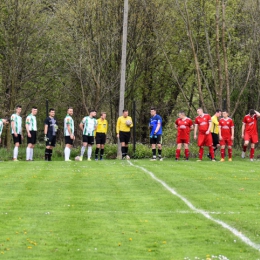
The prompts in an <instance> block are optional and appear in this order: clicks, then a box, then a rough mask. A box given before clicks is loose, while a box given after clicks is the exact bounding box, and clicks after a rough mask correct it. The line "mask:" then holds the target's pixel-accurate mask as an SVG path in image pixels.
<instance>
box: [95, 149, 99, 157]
mask: <svg viewBox="0 0 260 260" xmlns="http://www.w3.org/2000/svg"><path fill="white" fill-rule="evenodd" d="M98 153H99V148H96V151H95V155H96V157H95V159H97V158H98Z"/></svg>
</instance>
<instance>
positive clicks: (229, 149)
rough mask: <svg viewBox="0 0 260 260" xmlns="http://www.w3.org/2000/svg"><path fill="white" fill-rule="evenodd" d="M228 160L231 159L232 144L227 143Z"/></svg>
mask: <svg viewBox="0 0 260 260" xmlns="http://www.w3.org/2000/svg"><path fill="white" fill-rule="evenodd" d="M228 161H229V162H231V161H232V145H228Z"/></svg>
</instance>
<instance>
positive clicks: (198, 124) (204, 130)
mask: <svg viewBox="0 0 260 260" xmlns="http://www.w3.org/2000/svg"><path fill="white" fill-rule="evenodd" d="M197 114H198V116H197V117H196V118H195V128H194V139H195V140H196V139H197V131H199V135H198V146H199V148H200V149H199V160H198V161H201V160H202V157H203V153H204V146H208V148H209V154H210V156H211V160H212V161H216V160H215V155H214V151H213V142H212V135H211V132H210V129H211V116H210V115H209V114H204V112H203V109H202V108H198V110H197Z"/></svg>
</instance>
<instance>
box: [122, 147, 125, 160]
mask: <svg viewBox="0 0 260 260" xmlns="http://www.w3.org/2000/svg"><path fill="white" fill-rule="evenodd" d="M121 151H122V158H124V157H125V155H126V154H125V147H124V146H122V147H121Z"/></svg>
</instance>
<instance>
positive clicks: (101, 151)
mask: <svg viewBox="0 0 260 260" xmlns="http://www.w3.org/2000/svg"><path fill="white" fill-rule="evenodd" d="M104 151H105V144H101V145H100V160H103V156H104Z"/></svg>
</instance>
